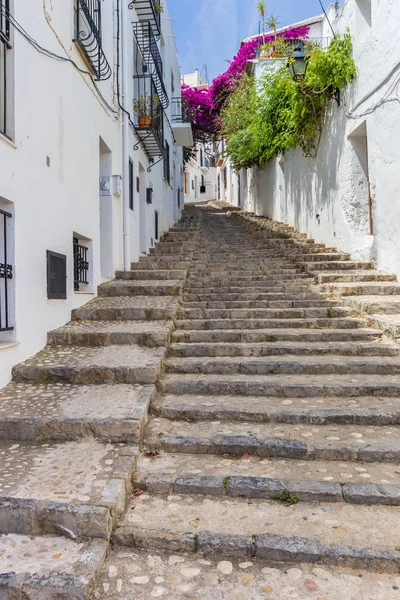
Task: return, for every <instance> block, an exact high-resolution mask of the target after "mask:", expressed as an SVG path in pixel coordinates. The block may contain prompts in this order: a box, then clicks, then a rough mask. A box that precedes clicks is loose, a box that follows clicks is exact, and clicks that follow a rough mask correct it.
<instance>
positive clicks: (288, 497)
mask: <svg viewBox="0 0 400 600" xmlns="http://www.w3.org/2000/svg"><path fill="white" fill-rule="evenodd" d="M276 499H277V501H278V502H281V503H282V504H285V505H286V506H291V505H292V504H298V503H299V499H298V497H297V496H296V494H291V493H290V492H289V490H288V489H286V490H285V491H284V492H282V493H281V494H279V496H277V498H276Z"/></svg>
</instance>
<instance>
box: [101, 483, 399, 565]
mask: <svg viewBox="0 0 400 600" xmlns="http://www.w3.org/2000/svg"><path fill="white" fill-rule="evenodd" d="M130 508H131V509H132V510H128V511H127V513H126V515H125V516H124V518H123V519H122V521H121V523H120V526H119V527H118V529H117V530H116V532H115V534H114V536H113V540H114V544H116V545H120V546H125V547H134V548H135V549H137V550H139V549H140V550H141V551H143V550H147V551H150V550H151V551H153V552H157V553H158V552H160V551H163V550H165V551H167V552H171V553H176V552H187V553H193V552H194V551H195V552H199V553H200V554H203V555H206V556H207V557H208V556H212V555H218V556H219V557H221V556H227V557H229V556H237V557H241V558H250V557H256V558H257V557H258V558H262V559H268V560H269V561H271V562H273V563H285V562H288V563H292V564H293V563H303V562H310V563H315V564H328V565H338V566H342V567H343V566H345V567H352V568H357V569H366V570H368V571H379V572H383V571H386V572H388V573H398V572H399V569H400V557H399V553H398V552H397V551H396V550H395V548H396V547H397V544H398V534H397V529H396V528H397V519H398V509H397V508H396V507H391V506H382V507H380V509H379V511H377V510H376V508H375V507H370V506H356V505H350V504H346V503H342V504H321V505H318V506H316V505H315V504H309V503H304V502H300V503H299V504H296V505H294V506H291V507H287V506H284V505H282V504H281V503H279V502H276V501H268V500H252V502H251V507H249V505H248V500H247V499H240V498H235V499H230V498H227V499H225V500H224V502H221V500H220V499H219V498H213V497H206V498H201V497H200V498H198V497H196V498H193V501H192V502H190V503H188V502H187V501H186V497H185V496H173V497H170V499H167V497H165V496H156V495H152V494H145V495H143V496H141V497H139V498H135V499H134V500H132V501H131V505H130ZM365 523H368V527H367V528H366V527H365Z"/></svg>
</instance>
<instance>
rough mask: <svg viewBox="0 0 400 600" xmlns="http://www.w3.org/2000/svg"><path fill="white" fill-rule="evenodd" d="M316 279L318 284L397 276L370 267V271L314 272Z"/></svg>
mask: <svg viewBox="0 0 400 600" xmlns="http://www.w3.org/2000/svg"><path fill="white" fill-rule="evenodd" d="M316 281H317V283H318V284H324V283H334V282H342V283H348V282H352V283H354V282H370V281H397V277H396V276H395V275H388V274H387V273H380V272H379V271H375V270H372V269H371V270H370V271H350V272H340V271H339V272H336V271H331V272H329V273H323V274H318V275H317V274H316Z"/></svg>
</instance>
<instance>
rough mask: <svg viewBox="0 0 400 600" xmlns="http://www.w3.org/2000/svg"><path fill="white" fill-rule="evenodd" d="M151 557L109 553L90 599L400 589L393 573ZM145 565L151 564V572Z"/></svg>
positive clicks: (384, 594) (343, 597)
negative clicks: (97, 585)
mask: <svg viewBox="0 0 400 600" xmlns="http://www.w3.org/2000/svg"><path fill="white" fill-rule="evenodd" d="M153 556H154V553H153V552H152V550H148V551H147V552H146V551H143V550H136V549H132V548H129V549H127V548H116V549H114V550H112V551H111V552H110V555H109V556H108V558H107V561H106V564H105V566H104V569H103V573H102V576H101V579H100V584H99V587H98V589H97V590H96V591H95V592H94V596H93V597H94V599H95V600H99V599H101V600H115V599H116V598H120V599H121V600H125V599H126V600H131V599H132V598H143V599H147V598H152V597H157V596H161V597H163V596H164V595H165V597H166V598H168V600H187V598H201V599H202V600H222V598H226V599H230V598H232V599H233V598H234V599H235V600H250V599H251V600H258V599H260V598H268V595H269V596H270V597H271V598H274V597H275V598H282V600H289V599H291V598H301V599H302V600H305V599H308V598H311V596H310V593H309V592H308V590H312V591H313V592H316V593H318V596H317V595H315V598H316V599H317V598H320V600H322V598H333V599H338V600H339V599H340V600H350V598H354V599H355V598H357V599H358V598H360V599H361V598H374V600H398V588H399V587H400V577H396V576H393V574H392V575H385V574H382V573H371V572H368V571H364V572H362V573H354V572H349V570H348V569H344V568H340V567H334V568H333V567H326V566H324V568H321V567H318V566H313V565H306V564H297V565H296V568H291V566H290V565H289V564H285V563H283V564H282V563H280V564H279V563H274V566H273V567H272V566H271V562H270V561H266V560H262V559H255V558H251V559H248V558H247V559H246V560H243V559H240V558H237V557H230V560H222V559H223V558H224V555H223V554H222V555H219V556H218V555H216V556H207V561H205V560H204V557H203V556H201V555H199V554H196V553H193V554H187V555H184V556H182V555H176V554H174V553H171V552H159V551H157V561H156V562H153V561H154V558H153ZM149 564H151V565H154V566H152V568H151V572H149ZM115 573H116V574H117V576H116V575H115ZM132 573H134V576H132ZM359 575H362V577H361V576H359ZM156 583H157V585H155V584H156ZM121 589H122V593H121V592H120V591H119V590H121ZM199 590H201V592H200V594H201V595H200V596H199ZM282 593H283V594H284V596H282V595H281V594H282ZM312 597H313V598H314V594H313V596H312Z"/></svg>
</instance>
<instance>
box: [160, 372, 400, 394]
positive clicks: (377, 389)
mask: <svg viewBox="0 0 400 600" xmlns="http://www.w3.org/2000/svg"><path fill="white" fill-rule="evenodd" d="M159 389H160V391H161V392H163V393H166V394H201V395H203V394H211V395H220V394H232V395H244V396H274V397H278V398H315V397H325V396H341V397H347V396H383V397H385V398H388V397H393V396H400V377H398V376H396V375H369V376H368V377H366V376H365V375H364V376H355V375H353V376H348V375H308V376H307V377H304V376H303V375H286V376H285V377H282V376H281V375H276V376H274V375H220V374H218V375H194V374H190V375H185V374H181V373H180V374H167V375H164V376H163V377H162V379H161V380H160V382H159Z"/></svg>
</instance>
